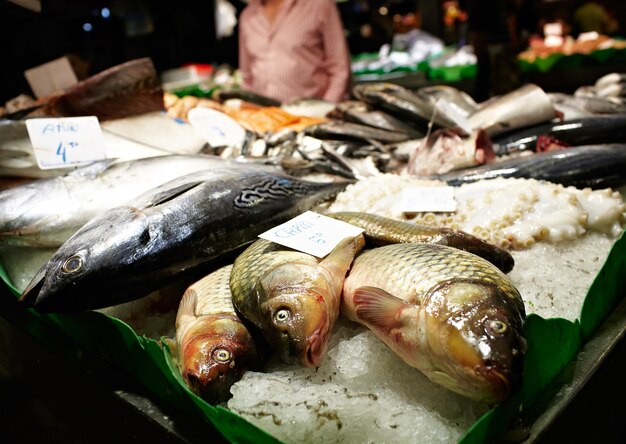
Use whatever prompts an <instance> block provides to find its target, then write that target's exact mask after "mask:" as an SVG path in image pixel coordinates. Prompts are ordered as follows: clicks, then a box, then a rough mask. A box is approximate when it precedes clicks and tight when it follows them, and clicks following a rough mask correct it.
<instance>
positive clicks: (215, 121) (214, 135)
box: [187, 107, 246, 148]
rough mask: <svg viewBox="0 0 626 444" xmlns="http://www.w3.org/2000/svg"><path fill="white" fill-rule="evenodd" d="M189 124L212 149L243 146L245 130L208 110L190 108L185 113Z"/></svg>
mask: <svg viewBox="0 0 626 444" xmlns="http://www.w3.org/2000/svg"><path fill="white" fill-rule="evenodd" d="M187 119H188V120H189V124H190V125H191V126H192V127H193V129H195V130H196V132H197V133H198V135H199V136H200V137H202V138H203V139H204V140H206V141H207V142H208V143H209V145H211V146H212V147H217V146H230V147H239V148H241V147H242V146H243V142H244V140H245V138H246V130H245V129H243V127H242V126H241V125H240V124H239V123H237V121H236V120H235V119H233V118H232V117H229V116H227V115H226V114H224V113H223V112H220V111H217V110H214V109H210V108H200V107H197V108H192V109H190V110H189V113H187Z"/></svg>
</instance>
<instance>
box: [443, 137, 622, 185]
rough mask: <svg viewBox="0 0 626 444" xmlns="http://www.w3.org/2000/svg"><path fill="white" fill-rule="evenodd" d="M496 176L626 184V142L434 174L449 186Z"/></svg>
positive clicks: (558, 181) (568, 182) (573, 183)
mask: <svg viewBox="0 0 626 444" xmlns="http://www.w3.org/2000/svg"><path fill="white" fill-rule="evenodd" d="M495 177H523V178H529V179H537V180H547V181H549V182H555V183H560V184H562V185H565V186H568V185H573V186H576V187H578V188H584V187H591V188H608V187H616V186H621V185H623V184H625V183H626V144H621V143H616V144H608V145H585V146H575V147H572V148H567V149H564V150H556V151H548V152H543V153H536V154H532V155H530V156H522V157H519V158H515V159H509V160H503V161H501V162H494V163H490V164H486V165H481V166H478V167H474V168H466V169H463V170H457V171H451V172H449V173H446V174H442V175H439V176H435V178H436V179H439V180H445V181H446V182H448V183H449V184H450V185H461V184H463V183H469V182H476V181H477V180H481V179H493V178H495Z"/></svg>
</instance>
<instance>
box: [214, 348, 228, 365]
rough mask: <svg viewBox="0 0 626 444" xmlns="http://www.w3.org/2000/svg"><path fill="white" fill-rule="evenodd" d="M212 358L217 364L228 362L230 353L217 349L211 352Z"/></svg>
mask: <svg viewBox="0 0 626 444" xmlns="http://www.w3.org/2000/svg"><path fill="white" fill-rule="evenodd" d="M213 358H214V359H215V360H216V361H218V362H228V361H229V360H230V352H229V351H228V350H226V349H223V348H218V349H217V350H215V351H214V352H213Z"/></svg>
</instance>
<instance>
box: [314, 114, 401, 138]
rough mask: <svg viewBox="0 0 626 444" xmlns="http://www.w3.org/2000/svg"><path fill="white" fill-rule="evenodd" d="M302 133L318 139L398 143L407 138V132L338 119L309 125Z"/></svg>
mask: <svg viewBox="0 0 626 444" xmlns="http://www.w3.org/2000/svg"><path fill="white" fill-rule="evenodd" d="M304 133H305V134H307V135H309V136H311V137H315V138H319V139H332V140H339V139H347V140H364V141H370V140H376V141H379V142H381V143H398V142H403V141H405V140H407V139H408V138H409V136H408V134H404V133H397V132H392V131H387V130H383V129H378V128H373V127H370V126H367V125H361V124H358V123H351V122H345V121H340V120H331V121H328V122H323V123H319V124H317V125H311V126H309V127H307V128H305V130H304Z"/></svg>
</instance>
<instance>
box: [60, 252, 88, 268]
mask: <svg viewBox="0 0 626 444" xmlns="http://www.w3.org/2000/svg"><path fill="white" fill-rule="evenodd" d="M82 267H83V259H82V258H81V257H80V256H78V255H76V254H75V255H74V256H71V257H69V258H68V259H66V260H65V262H63V266H62V267H61V270H62V271H64V272H65V273H74V272H76V271H78V270H80V269H81V268H82Z"/></svg>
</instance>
